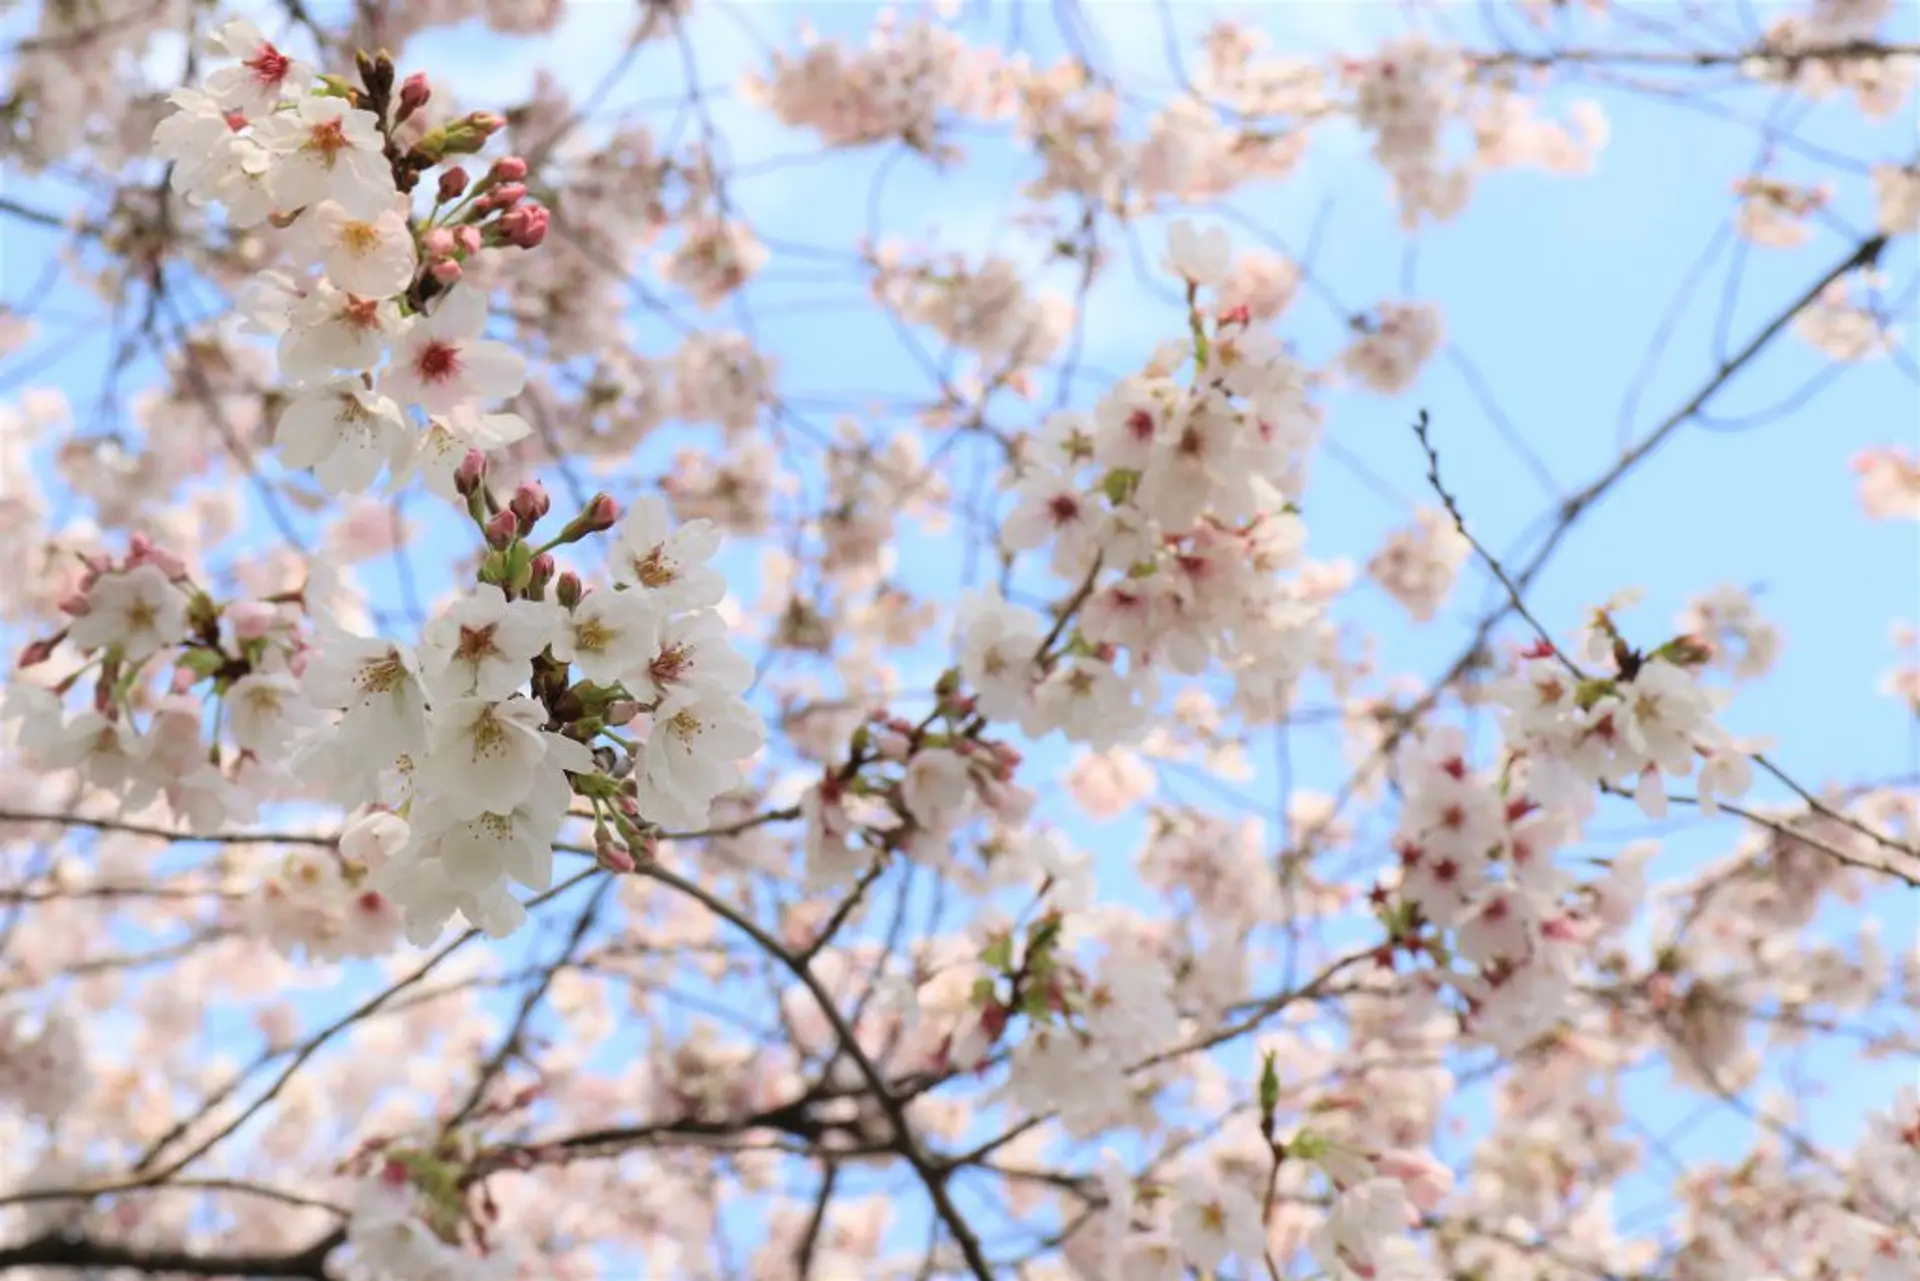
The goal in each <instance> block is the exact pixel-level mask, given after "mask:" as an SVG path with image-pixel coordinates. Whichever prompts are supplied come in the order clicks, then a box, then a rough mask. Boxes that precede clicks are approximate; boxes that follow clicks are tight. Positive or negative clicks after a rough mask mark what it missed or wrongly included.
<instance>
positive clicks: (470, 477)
mask: <svg viewBox="0 0 1920 1281" xmlns="http://www.w3.org/2000/svg"><path fill="white" fill-rule="evenodd" d="M486 476H487V456H486V455H485V454H483V453H481V452H480V451H479V450H477V449H469V450H468V451H467V456H466V457H465V458H462V459H461V460H460V466H458V467H457V468H455V469H454V473H453V489H454V492H455V493H457V494H459V495H460V496H461V497H462V498H470V497H472V496H473V495H474V494H476V493H478V492H479V490H480V482H481V481H483V480H485V479H486Z"/></svg>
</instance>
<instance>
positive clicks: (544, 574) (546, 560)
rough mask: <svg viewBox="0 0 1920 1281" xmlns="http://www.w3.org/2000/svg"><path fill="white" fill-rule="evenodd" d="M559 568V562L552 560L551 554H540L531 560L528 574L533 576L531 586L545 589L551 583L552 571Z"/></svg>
mask: <svg viewBox="0 0 1920 1281" xmlns="http://www.w3.org/2000/svg"><path fill="white" fill-rule="evenodd" d="M559 568H560V562H559V561H556V560H555V559H554V558H553V553H552V552H541V553H540V554H539V555H538V556H535V557H534V558H533V564H532V565H531V566H530V567H529V572H530V573H532V575H533V584H532V585H533V586H535V587H545V586H546V585H547V584H548V583H550V582H552V581H553V575H554V571H555V570H557V569H559Z"/></svg>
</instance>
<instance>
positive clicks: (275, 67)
mask: <svg viewBox="0 0 1920 1281" xmlns="http://www.w3.org/2000/svg"><path fill="white" fill-rule="evenodd" d="M240 65H241V66H243V67H245V68H247V70H249V71H251V72H253V78H254V79H255V80H258V81H259V82H260V83H261V84H262V85H278V84H279V83H280V82H281V81H282V80H285V79H286V78H287V69H288V68H289V67H290V66H292V65H293V60H292V59H291V58H289V57H287V55H286V54H284V53H281V52H280V51H279V50H278V49H276V48H274V47H273V46H272V45H270V44H263V45H261V46H260V52H259V53H257V54H255V55H254V56H253V57H251V58H249V59H247V60H246V61H245V62H243V63H241V64H240Z"/></svg>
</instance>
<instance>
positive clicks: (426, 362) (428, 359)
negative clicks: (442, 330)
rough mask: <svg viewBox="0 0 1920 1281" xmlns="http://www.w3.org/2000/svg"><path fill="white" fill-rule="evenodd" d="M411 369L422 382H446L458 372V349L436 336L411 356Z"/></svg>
mask: <svg viewBox="0 0 1920 1281" xmlns="http://www.w3.org/2000/svg"><path fill="white" fill-rule="evenodd" d="M413 369H414V372H415V373H416V374H418V375H420V380H421V381H422V382H428V383H444V382H448V381H450V380H451V379H453V378H454V377H455V376H457V375H458V374H459V372H460V349H459V348H458V347H455V346H454V345H453V344H451V343H444V342H441V341H440V340H439V339H437V338H436V339H434V340H433V341H432V342H430V343H428V344H427V345H426V346H425V347H422V348H421V349H420V354H419V355H417V356H415V357H414V358H413Z"/></svg>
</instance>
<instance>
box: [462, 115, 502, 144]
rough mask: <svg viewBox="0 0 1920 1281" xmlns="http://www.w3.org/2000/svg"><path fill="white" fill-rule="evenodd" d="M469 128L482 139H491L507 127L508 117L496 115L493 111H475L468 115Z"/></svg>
mask: <svg viewBox="0 0 1920 1281" xmlns="http://www.w3.org/2000/svg"><path fill="white" fill-rule="evenodd" d="M467 127H468V128H469V129H472V130H473V131H474V132H475V133H477V134H479V135H480V136H481V137H482V138H491V137H492V136H493V135H494V134H496V133H499V132H500V131H501V130H502V129H504V128H506V127H507V121H506V117H504V116H499V115H495V114H494V113H493V112H491V111H474V112H469V113H468V115H467Z"/></svg>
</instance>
